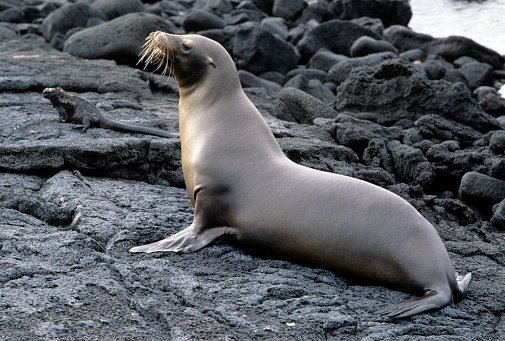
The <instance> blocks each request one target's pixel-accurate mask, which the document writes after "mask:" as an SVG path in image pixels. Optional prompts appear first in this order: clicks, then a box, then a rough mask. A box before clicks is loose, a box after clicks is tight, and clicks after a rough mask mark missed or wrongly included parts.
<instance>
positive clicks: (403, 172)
mask: <svg viewBox="0 0 505 341" xmlns="http://www.w3.org/2000/svg"><path fill="white" fill-rule="evenodd" d="M387 146H388V150H389V152H390V153H391V158H392V162H393V167H394V169H395V174H397V176H398V180H399V181H401V182H405V183H413V184H419V185H420V186H421V187H422V188H423V189H424V191H425V192H426V191H427V192H431V191H432V189H433V184H434V182H435V178H436V173H435V171H434V170H433V167H432V166H431V164H430V162H429V161H428V159H427V158H426V157H425V156H424V155H423V153H422V151H421V150H419V149H417V148H414V147H411V146H407V145H405V144H402V143H401V142H400V141H397V140H395V141H390V142H388V144H387Z"/></svg>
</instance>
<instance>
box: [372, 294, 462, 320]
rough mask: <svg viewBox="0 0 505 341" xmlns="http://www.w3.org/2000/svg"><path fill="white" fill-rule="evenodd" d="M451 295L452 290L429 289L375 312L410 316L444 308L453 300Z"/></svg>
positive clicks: (397, 316)
mask: <svg viewBox="0 0 505 341" xmlns="http://www.w3.org/2000/svg"><path fill="white" fill-rule="evenodd" d="M451 297H452V295H451V293H450V292H445V291H438V290H429V291H427V292H426V293H425V294H424V295H423V296H421V297H416V298H413V299H410V300H407V301H403V302H400V303H396V304H392V305H389V306H387V307H385V308H382V309H380V310H377V311H376V312H375V313H376V314H379V315H384V316H389V317H392V318H403V317H408V316H411V315H414V314H418V313H421V312H423V311H427V310H431V309H437V308H442V307H444V306H446V305H447V304H449V302H451Z"/></svg>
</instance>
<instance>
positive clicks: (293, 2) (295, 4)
mask: <svg viewBox="0 0 505 341" xmlns="http://www.w3.org/2000/svg"><path fill="white" fill-rule="evenodd" d="M305 6H306V4H305V1H304V0H274V5H273V8H272V13H273V15H274V16H276V17H281V18H284V19H286V20H293V19H295V18H296V16H297V15H298V14H300V12H301V11H302V10H303V9H304V8H305Z"/></svg>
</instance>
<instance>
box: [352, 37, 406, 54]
mask: <svg viewBox="0 0 505 341" xmlns="http://www.w3.org/2000/svg"><path fill="white" fill-rule="evenodd" d="M386 51H391V52H394V53H395V54H398V49H397V48H396V47H395V46H394V45H393V44H391V43H390V42H388V41H386V40H377V39H374V38H372V37H369V36H362V37H359V38H358V39H356V40H355V41H354V43H352V45H351V57H363V56H366V55H369V54H373V53H379V52H386Z"/></svg>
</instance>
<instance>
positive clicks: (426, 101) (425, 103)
mask: <svg viewBox="0 0 505 341" xmlns="http://www.w3.org/2000/svg"><path fill="white" fill-rule="evenodd" d="M335 110H337V111H351V112H353V116H355V117H357V118H362V119H369V120H372V121H374V122H378V123H380V124H386V125H390V124H393V123H394V122H397V121H399V120H404V119H410V120H412V121H415V120H417V119H419V118H420V117H421V116H424V115H430V114H436V115H440V116H441V117H443V118H445V119H448V120H451V121H455V122H458V123H461V124H464V125H468V126H470V127H472V128H473V129H475V130H477V131H479V132H488V131H490V130H495V129H499V125H498V122H497V121H496V119H495V118H493V117H492V116H490V115H489V114H487V113H485V112H484V110H483V109H482V107H481V106H480V105H479V104H478V103H477V102H476V101H475V100H474V99H473V98H471V96H470V93H469V92H468V90H467V89H466V88H465V87H464V85H463V84H460V83H456V84H451V83H448V82H445V81H430V80H429V79H427V78H426V77H425V76H423V75H422V74H421V73H419V72H417V71H416V70H415V69H414V67H412V66H411V65H410V64H409V63H408V62H406V61H403V60H402V59H397V60H391V61H385V62H383V63H382V64H381V65H379V66H375V67H368V66H365V67H361V68H359V69H355V70H353V71H352V72H351V74H350V76H349V77H348V78H347V79H346V80H345V81H344V82H343V83H342V84H341V85H340V87H339V88H338V90H337V95H336V99H335Z"/></svg>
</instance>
